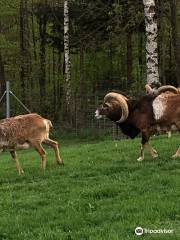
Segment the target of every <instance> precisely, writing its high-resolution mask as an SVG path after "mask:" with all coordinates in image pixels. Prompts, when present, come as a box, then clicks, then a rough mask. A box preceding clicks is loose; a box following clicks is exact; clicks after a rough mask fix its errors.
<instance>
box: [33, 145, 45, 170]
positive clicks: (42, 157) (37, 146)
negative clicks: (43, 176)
mask: <svg viewBox="0 0 180 240" xmlns="http://www.w3.org/2000/svg"><path fill="white" fill-rule="evenodd" d="M31 144H32V145H33V147H34V148H35V150H36V151H37V152H38V153H39V155H40V157H41V168H42V169H45V168H46V152H45V151H44V149H43V147H42V145H41V143H39V142H31Z"/></svg>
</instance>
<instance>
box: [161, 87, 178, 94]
mask: <svg viewBox="0 0 180 240" xmlns="http://www.w3.org/2000/svg"><path fill="white" fill-rule="evenodd" d="M167 91H170V92H173V93H176V94H177V93H178V89H177V88H175V87H173V86H171V85H165V86H162V87H159V88H158V89H157V94H160V93H163V92H167Z"/></svg>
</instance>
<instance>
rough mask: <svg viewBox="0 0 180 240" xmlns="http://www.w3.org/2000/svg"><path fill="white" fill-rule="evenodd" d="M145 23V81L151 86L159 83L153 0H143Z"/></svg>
mask: <svg viewBox="0 0 180 240" xmlns="http://www.w3.org/2000/svg"><path fill="white" fill-rule="evenodd" d="M143 3H144V13H145V25H146V63H147V82H148V83H149V84H150V85H152V86H158V85H159V72H158V48H157V19H156V14H155V1H154V0H143Z"/></svg>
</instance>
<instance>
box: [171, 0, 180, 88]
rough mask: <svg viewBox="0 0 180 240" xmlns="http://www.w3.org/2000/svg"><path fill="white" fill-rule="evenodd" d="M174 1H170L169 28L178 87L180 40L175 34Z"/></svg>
mask: <svg viewBox="0 0 180 240" xmlns="http://www.w3.org/2000/svg"><path fill="white" fill-rule="evenodd" d="M176 5H177V3H176V0H171V1H170V6H171V27H172V44H173V49H174V59H175V71H176V81H177V84H178V85H180V42H179V41H180V39H178V32H177V19H176V18H177V9H176Z"/></svg>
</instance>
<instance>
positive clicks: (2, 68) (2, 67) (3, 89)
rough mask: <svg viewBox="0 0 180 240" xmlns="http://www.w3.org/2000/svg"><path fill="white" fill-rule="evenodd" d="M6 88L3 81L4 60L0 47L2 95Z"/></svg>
mask: <svg viewBox="0 0 180 240" xmlns="http://www.w3.org/2000/svg"><path fill="white" fill-rule="evenodd" d="M5 90H6V81H5V71H4V62H3V59H2V54H1V49H0V94H1V96H2V95H3V93H4V91H5Z"/></svg>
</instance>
